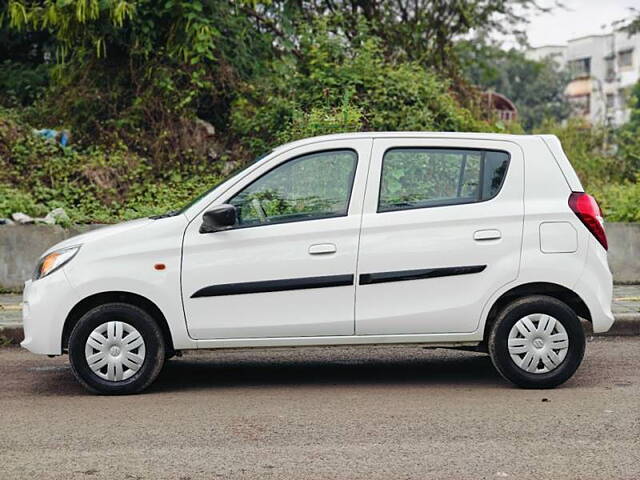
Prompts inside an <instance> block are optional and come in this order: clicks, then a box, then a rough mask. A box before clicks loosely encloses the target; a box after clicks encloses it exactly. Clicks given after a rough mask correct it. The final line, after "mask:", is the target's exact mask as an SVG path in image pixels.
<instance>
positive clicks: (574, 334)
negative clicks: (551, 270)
mask: <svg viewBox="0 0 640 480" xmlns="http://www.w3.org/2000/svg"><path fill="white" fill-rule="evenodd" d="M488 343H489V354H490V355H491V360H492V362H493V364H494V366H495V367H496V369H497V370H498V372H499V373H500V374H501V375H502V376H503V377H504V378H506V379H507V380H509V381H511V382H513V383H515V384H516V385H518V386H520V387H524V388H553V387H556V386H558V385H560V384H562V383H564V382H566V381H567V380H568V379H569V378H571V376H572V375H573V374H574V373H575V371H576V370H577V369H578V367H579V366H580V363H581V362H582V358H583V356H584V350H585V335H584V330H583V328H582V325H581V324H580V320H579V319H578V317H577V316H576V314H575V313H574V312H573V310H571V308H569V307H568V306H567V305H566V304H564V303H563V302H561V301H560V300H558V299H556V298H553V297H548V296H544V295H535V296H530V297H525V298H521V299H519V300H516V301H514V302H513V303H511V304H509V305H508V306H507V307H506V308H504V309H503V310H502V311H501V312H500V314H499V315H498V318H497V319H496V322H495V323H494V325H493V327H492V329H491V334H490V336H489V342H488Z"/></svg>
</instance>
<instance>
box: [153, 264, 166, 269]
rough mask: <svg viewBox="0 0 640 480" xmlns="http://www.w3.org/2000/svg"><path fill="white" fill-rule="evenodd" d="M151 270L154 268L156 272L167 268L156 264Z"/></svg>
mask: <svg viewBox="0 0 640 480" xmlns="http://www.w3.org/2000/svg"><path fill="white" fill-rule="evenodd" d="M153 268H155V269H156V270H164V269H165V268H167V266H166V265H165V264H164V263H156V264H155V265H154V266H153Z"/></svg>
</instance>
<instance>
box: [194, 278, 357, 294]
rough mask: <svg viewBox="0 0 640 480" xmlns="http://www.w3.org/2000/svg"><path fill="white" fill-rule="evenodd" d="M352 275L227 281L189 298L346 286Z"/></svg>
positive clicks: (202, 290)
mask: <svg viewBox="0 0 640 480" xmlns="http://www.w3.org/2000/svg"><path fill="white" fill-rule="evenodd" d="M353 281H354V278H353V275H329V276H326V277H305V278H290V279H286V280H265V281H262V282H244V283H227V284H223V285H211V286H209V287H204V288H201V289H200V290H198V291H197V292H196V293H194V294H193V295H191V298H199V297H219V296H222V295H242V294H245V293H267V292H285V291H287V290H307V289H310V288H327V287H347V286H350V285H353Z"/></svg>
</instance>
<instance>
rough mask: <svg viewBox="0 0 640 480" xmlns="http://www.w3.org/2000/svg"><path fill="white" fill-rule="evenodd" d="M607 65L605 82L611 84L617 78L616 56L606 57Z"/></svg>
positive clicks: (605, 62)
mask: <svg viewBox="0 0 640 480" xmlns="http://www.w3.org/2000/svg"><path fill="white" fill-rule="evenodd" d="M604 64H605V71H606V73H605V75H606V76H605V80H606V81H607V82H611V81H613V80H615V78H616V58H615V57H614V56H611V57H606V58H605V59H604Z"/></svg>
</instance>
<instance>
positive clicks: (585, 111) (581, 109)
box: [569, 94, 591, 115]
mask: <svg viewBox="0 0 640 480" xmlns="http://www.w3.org/2000/svg"><path fill="white" fill-rule="evenodd" d="M569 104H570V105H571V110H572V111H573V113H574V115H589V112H590V111H591V109H590V104H591V95H589V94H586V95H575V96H573V97H569Z"/></svg>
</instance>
